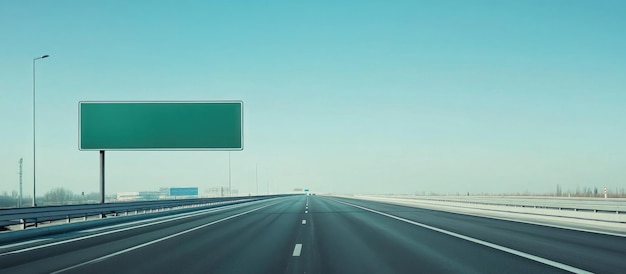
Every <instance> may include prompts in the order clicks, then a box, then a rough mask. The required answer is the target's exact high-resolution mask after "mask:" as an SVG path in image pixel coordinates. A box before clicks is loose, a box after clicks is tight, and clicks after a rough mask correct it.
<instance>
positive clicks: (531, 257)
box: [337, 201, 593, 273]
mask: <svg viewBox="0 0 626 274" xmlns="http://www.w3.org/2000/svg"><path fill="white" fill-rule="evenodd" d="M337 202H339V203H342V204H346V205H349V206H353V207H356V208H360V209H363V210H367V211H369V212H373V213H376V214H379V215H383V216H385V217H389V218H392V219H396V220H398V221H403V222H405V223H409V224H412V225H416V226H420V227H423V228H426V229H430V230H434V231H437V232H440V233H443V234H447V235H449V236H453V237H456V238H459V239H463V240H466V241H470V242H473V243H477V244H480V245H483V246H486V247H490V248H493V249H497V250H500V251H504V252H506V253H509V254H513V255H517V256H520V257H523V258H526V259H529V260H533V261H535V262H539V263H542V264H546V265H549V266H552V267H556V268H560V269H563V270H565V271H569V272H573V273H593V272H589V271H586V270H583V269H580V268H576V267H573V266H569V265H566V264H562V263H559V262H555V261H552V260H549V259H545V258H541V257H538V256H535V255H531V254H528V253H524V252H522V251H518V250H515V249H511V248H508V247H504V246H500V245H497V244H492V243H490V242H485V241H483V240H479V239H475V238H472V237H468V236H465V235H461V234H458V233H454V232H451V231H447V230H443V229H441V228H436V227H433V226H429V225H426V224H422V223H418V222H415V221H411V220H409V219H404V218H402V217H398V216H395V215H391V214H387V213H384V212H380V211H377V210H374V209H370V208H367V207H362V206H359V205H354V204H351V203H346V202H342V201H337Z"/></svg>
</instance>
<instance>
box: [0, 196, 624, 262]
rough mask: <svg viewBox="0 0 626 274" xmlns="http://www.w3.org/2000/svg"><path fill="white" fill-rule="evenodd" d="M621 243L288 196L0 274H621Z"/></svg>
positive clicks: (53, 250)
mask: <svg viewBox="0 0 626 274" xmlns="http://www.w3.org/2000/svg"><path fill="white" fill-rule="evenodd" d="M624 269H626V237H623V236H618V235H607V234H601V233H591V232H583V231H576V230H569V229H563V228H554V227H548V226H541V225H534V224H526V223H518V222H511V221H503V220H497V219H490V218H483V217H476V216H468V215H461V214H454V213H448V212H440V211H432V210H426V209H419V208H411V207H404V206H398V205H389V204H383V203H378V202H372V201H361V200H353V199H347V198H338V197H326V196H316V195H313V196H304V195H301V196H289V197H283V198H277V199H270V200H264V201H258V202H252V203H246V204H240V205H232V206H226V207H222V208H217V209H215V208H214V209H209V210H204V211H198V212H194V213H191V214H182V215H177V216H172V217H167V218H160V219H156V220H150V221H139V222H135V223H130V224H123V225H116V226H110V227H104V228H98V229H90V230H85V231H77V232H74V233H69V234H64V235H58V236H55V237H47V238H42V239H31V240H28V241H25V242H21V243H14V244H10V245H5V246H1V247H0V273H571V272H575V273H584V272H585V271H589V272H595V273H620V272H622V273H623V271H624Z"/></svg>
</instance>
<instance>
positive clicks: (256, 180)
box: [255, 164, 259, 196]
mask: <svg viewBox="0 0 626 274" xmlns="http://www.w3.org/2000/svg"><path fill="white" fill-rule="evenodd" d="M255 176H256V178H255V182H256V195H257V196H258V195H259V164H257V165H256V174H255Z"/></svg>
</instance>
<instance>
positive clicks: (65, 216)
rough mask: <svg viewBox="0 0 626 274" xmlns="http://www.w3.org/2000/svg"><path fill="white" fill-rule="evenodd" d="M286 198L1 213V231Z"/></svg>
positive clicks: (67, 206)
mask: <svg viewBox="0 0 626 274" xmlns="http://www.w3.org/2000/svg"><path fill="white" fill-rule="evenodd" d="M283 196H288V195H264V196H248V197H226V198H224V197H222V198H197V199H181V200H156V201H137V202H118V203H104V204H84V205H63V206H44V207H28V208H10V209H0V227H6V226H11V225H22V226H23V229H26V228H27V227H28V226H34V227H37V225H38V224H40V223H43V222H51V221H60V220H66V221H67V222H68V223H69V222H70V221H71V219H73V218H83V220H86V219H87V218H88V217H92V216H99V217H100V218H104V217H106V216H109V215H114V216H119V215H124V214H125V215H128V214H130V213H133V214H141V213H150V212H161V211H166V210H172V209H178V208H188V207H200V206H209V205H215V204H226V203H228V204H233V203H240V202H246V201H255V200H264V199H269V198H276V197H283Z"/></svg>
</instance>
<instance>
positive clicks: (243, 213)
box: [52, 202, 299, 274]
mask: <svg viewBox="0 0 626 274" xmlns="http://www.w3.org/2000/svg"><path fill="white" fill-rule="evenodd" d="M277 203H278V202H275V203H271V204H269V205H264V206H262V207H257V208H255V209H252V210H248V211H245V212H242V213H238V214H235V215H231V216H228V217H226V218H222V219H219V220H217V221H213V222H210V223H207V224H203V225H201V226H196V227H194V228H191V229H187V230H183V231H181V232H178V233H174V234H171V235H169V236H166V237H163V238H159V239H156V240H152V241H149V242H146V243H143V244H140V245H136V246H133V247H129V248H127V249H122V250H120V251H118V252H114V253H111V254H109V255H105V256H102V257H100V258H96V259H93V260H90V261H87V262H84V263H80V264H77V265H74V266H70V267H67V268H64V269H61V270H57V271H55V272H52V274H56V273H61V272H65V271H68V270H72V269H75V268H78V267H81V266H84V265H88V264H92V263H96V262H100V261H104V260H106V259H108V258H111V257H115V256H117V255H121V254H124V253H127V252H130V251H133V250H135V249H139V248H142V247H145V246H149V245H152V244H155V243H158V242H162V241H165V240H169V239H171V238H174V237H177V236H180V235H183V234H187V233H189V232H192V231H196V230H198V229H202V228H205V227H207V226H210V225H214V224H217V223H221V222H223V221H226V220H230V219H233V218H237V217H239V216H242V215H245V214H248V213H252V212H255V211H257V210H261V209H263V208H266V207H268V206H272V205H275V204H277ZM294 252H295V251H294ZM298 255H299V252H298Z"/></svg>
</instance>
